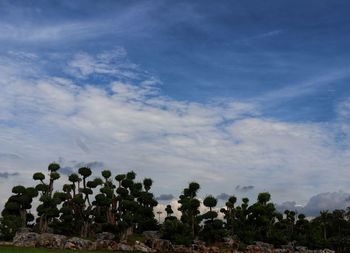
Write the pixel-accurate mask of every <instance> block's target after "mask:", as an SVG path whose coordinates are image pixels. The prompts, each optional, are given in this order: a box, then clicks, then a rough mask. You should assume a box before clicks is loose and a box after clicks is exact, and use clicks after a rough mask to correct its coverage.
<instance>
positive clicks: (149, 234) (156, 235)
mask: <svg viewBox="0 0 350 253" xmlns="http://www.w3.org/2000/svg"><path fill="white" fill-rule="evenodd" d="M142 234H143V235H144V237H145V238H146V239H160V236H161V235H160V233H159V231H151V230H150V231H144V232H143V233H142Z"/></svg>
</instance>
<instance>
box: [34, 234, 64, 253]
mask: <svg viewBox="0 0 350 253" xmlns="http://www.w3.org/2000/svg"><path fill="white" fill-rule="evenodd" d="M66 241H67V237H66V236H64V235H55V234H50V233H44V234H39V236H38V238H37V246H38V247H42V248H47V249H63V248H64V245H65V243H66Z"/></svg>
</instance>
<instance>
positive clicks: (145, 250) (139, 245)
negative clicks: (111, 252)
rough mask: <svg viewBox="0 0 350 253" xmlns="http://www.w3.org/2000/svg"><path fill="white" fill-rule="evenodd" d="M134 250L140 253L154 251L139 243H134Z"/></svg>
mask: <svg viewBox="0 0 350 253" xmlns="http://www.w3.org/2000/svg"><path fill="white" fill-rule="evenodd" d="M134 249H135V250H137V251H142V252H155V250H154V249H151V248H150V247H148V246H147V245H146V244H144V243H142V242H139V241H136V242H135V245H134Z"/></svg>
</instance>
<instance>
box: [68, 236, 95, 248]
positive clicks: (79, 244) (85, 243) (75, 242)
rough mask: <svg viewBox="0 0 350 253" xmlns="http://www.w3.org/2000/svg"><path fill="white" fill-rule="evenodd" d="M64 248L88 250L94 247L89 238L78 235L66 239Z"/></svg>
mask: <svg viewBox="0 0 350 253" xmlns="http://www.w3.org/2000/svg"><path fill="white" fill-rule="evenodd" d="M64 248H65V249H71V250H81V249H84V250H89V249H94V244H93V243H92V241H89V240H84V239H81V238H78V237H72V238H70V239H68V240H67V241H66V243H65V245H64Z"/></svg>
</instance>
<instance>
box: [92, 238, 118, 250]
mask: <svg viewBox="0 0 350 253" xmlns="http://www.w3.org/2000/svg"><path fill="white" fill-rule="evenodd" d="M95 249H96V250H112V251H118V250H119V244H118V243H117V242H116V241H112V240H97V241H96V242H95Z"/></svg>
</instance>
